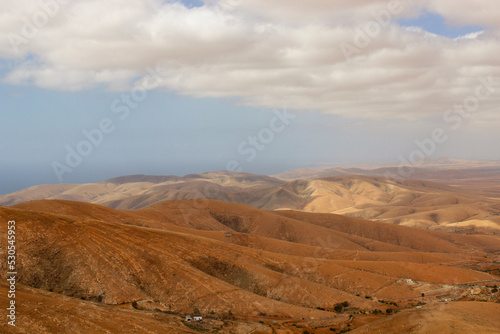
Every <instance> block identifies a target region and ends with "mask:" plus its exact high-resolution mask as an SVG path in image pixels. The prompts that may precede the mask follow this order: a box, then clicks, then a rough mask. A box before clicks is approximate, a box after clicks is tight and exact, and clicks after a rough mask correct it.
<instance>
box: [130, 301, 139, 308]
mask: <svg viewBox="0 0 500 334" xmlns="http://www.w3.org/2000/svg"><path fill="white" fill-rule="evenodd" d="M132 307H133V308H135V309H136V310H138V309H139V306H138V305H137V302H136V301H135V300H134V301H133V302H132Z"/></svg>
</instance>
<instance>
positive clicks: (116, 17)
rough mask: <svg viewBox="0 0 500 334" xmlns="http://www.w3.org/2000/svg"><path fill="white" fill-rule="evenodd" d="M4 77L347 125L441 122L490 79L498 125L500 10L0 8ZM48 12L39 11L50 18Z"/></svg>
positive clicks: (487, 106)
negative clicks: (423, 23) (220, 100)
mask: <svg viewBox="0 0 500 334" xmlns="http://www.w3.org/2000/svg"><path fill="white" fill-rule="evenodd" d="M0 4H1V10H0V32H1V36H2V37H1V38H0V57H1V58H2V59H3V63H4V67H5V66H6V67H7V70H6V71H4V72H5V74H4V75H3V77H2V79H1V80H2V81H3V82H4V83H6V84H12V85H35V86H38V87H42V88H46V89H54V90H69V91H77V90H84V89H90V88H94V87H96V86H99V87H104V88H106V89H110V90H114V91H126V90H129V89H131V88H132V87H134V86H137V85H139V84H140V83H141V80H142V79H143V78H144V77H145V76H147V75H148V70H151V69H154V70H155V71H157V72H159V73H160V74H161V84H160V87H159V88H156V89H165V90H169V91H174V92H176V93H178V94H182V95H187V96H192V97H237V98H239V101H240V103H242V104H246V105H251V106H256V107H266V108H282V107H285V106H286V107H287V108H289V109H297V110H314V111H319V112H324V113H330V114H336V115H340V116H343V117H360V118H394V117H398V118H407V119H421V118H425V117H427V116H430V115H435V114H442V113H443V112H444V111H445V110H446V109H448V108H450V107H451V106H453V105H454V104H457V103H462V101H463V100H464V98H466V97H467V96H469V95H471V94H473V93H474V90H475V88H476V87H477V85H478V84H480V78H490V80H491V81H493V84H494V85H496V87H497V89H496V92H497V94H496V95H493V96H491V97H490V98H488V99H486V100H485V101H482V103H481V115H482V116H481V117H482V119H488V120H490V119H491V120H496V121H497V122H498V117H496V116H495V115H496V114H498V111H499V109H498V105H499V104H498V103H499V102H500V99H499V97H498V96H500V94H498V92H500V81H499V78H500V58H499V57H498V55H499V54H500V43H499V42H500V33H499V32H500V20H498V17H500V7H498V6H496V2H495V1H494V0H478V1H474V2H471V1H467V0H456V1H451V0H424V1H416V0H415V1H382V0H370V1H365V0H352V1H341V0H337V1H332V0H311V1H303V0H273V1H264V0H218V1H216V0H206V1H205V4H204V6H201V7H195V8H188V7H186V6H184V5H183V4H182V3H178V2H165V1H155V0H120V1H118V0H109V1H98V0H85V1H83V0H77V1H66V0H65V1H63V0H46V1H41V2H39V1H35V0H20V1H7V0H1V1H0ZM425 11H427V12H432V13H436V14H439V15H442V16H443V17H444V18H445V20H446V22H447V23H448V24H450V25H457V26H463V25H478V26H482V27H484V30H482V31H480V32H479V31H478V32H475V33H471V34H468V35H466V36H462V37H460V38H455V39H450V38H447V37H444V36H439V35H435V34H431V33H428V32H426V31H424V30H423V29H421V28H419V27H402V26H400V25H398V23H397V20H398V19H400V18H409V17H418V15H419V14H421V13H423V12H425ZM44 13H45V14H44Z"/></svg>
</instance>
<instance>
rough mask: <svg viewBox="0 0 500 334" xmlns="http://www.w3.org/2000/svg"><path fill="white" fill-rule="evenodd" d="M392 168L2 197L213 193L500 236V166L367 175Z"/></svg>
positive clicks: (130, 181) (1, 201) (218, 176)
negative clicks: (410, 176)
mask: <svg viewBox="0 0 500 334" xmlns="http://www.w3.org/2000/svg"><path fill="white" fill-rule="evenodd" d="M387 170H388V169H384V170H362V169H350V170H344V171H343V170H339V169H334V170H326V171H323V172H322V173H321V174H318V175H315V176H314V177H317V178H310V179H297V180H292V181H285V180H282V179H278V178H276V177H270V176H262V175H254V174H248V173H231V172H210V173H205V174H193V175H187V176H184V177H178V176H146V175H133V176H123V177H119V178H114V179H110V180H107V181H103V182H98V183H90V184H75V185H69V184H61V185H44V186H35V187H31V188H28V189H24V190H21V191H18V192H15V193H12V194H8V195H4V196H0V205H14V204H19V203H23V202H27V201H30V200H39V199H65V200H73V201H81V202H89V203H95V204H101V205H105V206H108V207H110V208H115V209H122V210H135V209H141V208H144V207H147V206H150V205H152V204H154V203H158V202H161V201H165V200H189V199H200V200H202V199H206V198H208V199H216V200H220V201H225V202H232V203H240V204H245V205H249V206H253V207H255V208H259V209H265V210H300V211H306V212H319V213H337V214H342V215H346V216H350V217H358V218H364V219H371V220H376V221H380V222H387V223H392V224H398V225H405V226H413V227H420V228H427V229H441V230H446V231H455V232H461V233H477V232H481V233H500V182H496V181H495V180H496V178H497V172H496V170H491V169H488V170H486V169H472V170H470V169H465V170H462V169H459V170H430V169H419V170H418V171H417V172H416V174H417V175H418V176H420V177H422V179H430V180H435V179H437V180H439V181H443V182H444V183H446V181H448V183H455V184H454V185H445V184H442V183H436V182H434V181H422V180H400V179H390V178H385V177H382V176H373V175H361V174H362V173H364V174H375V175H378V174H382V173H383V172H386V171H387ZM390 171H393V170H390ZM307 172H310V171H307ZM346 173H357V175H347V174H346ZM333 174H342V175H337V176H331V175H333ZM473 185H475V189H473ZM497 192H498V194H499V196H498V197H497V196H496V194H497Z"/></svg>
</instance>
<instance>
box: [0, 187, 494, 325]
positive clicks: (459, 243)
mask: <svg viewBox="0 0 500 334" xmlns="http://www.w3.org/2000/svg"><path fill="white" fill-rule="evenodd" d="M352 186H354V185H351V187H352ZM0 217H1V218H0V221H1V223H2V226H3V225H5V224H6V221H7V220H10V219H13V218H14V219H15V220H16V222H17V228H18V236H19V237H18V249H19V253H18V255H19V261H20V262H19V264H18V272H19V276H18V279H19V280H18V283H19V289H20V295H19V296H20V297H19V300H22V306H21V307H20V309H19V312H20V314H21V315H20V317H19V322H18V324H19V326H18V327H17V328H16V330H15V331H12V332H14V333H34V332H36V333H55V332H58V333H82V332H96V333H98V332H106V331H110V332H119V331H121V332H124V333H133V332H141V333H142V332H150V333H159V332H168V333H191V332H199V331H206V332H213V333H216V332H218V333H239V332H241V333H249V332H253V333H304V332H309V333H340V332H341V331H344V332H345V331H348V330H353V329H356V328H359V329H358V330H365V329H363V328H365V327H363V326H382V327H374V328H375V329H374V330H381V329H378V328H385V327H384V326H389V325H385V323H384V322H381V321H386V320H387V321H396V323H398V324H399V325H395V324H393V323H391V325H390V327H387V328H398V327H397V326H400V325H401V324H402V323H403V322H404V321H408V317H411V316H412V315H413V314H420V313H422V312H424V313H423V314H427V316H426V317H427V318H425V317H424V318H422V319H433V320H432V322H434V323H436V324H439V323H440V321H445V320H446V321H448V318H443V319H444V320H440V318H439V317H440V316H441V315H440V314H442V313H443V312H442V311H441V309H440V308H439V307H437V306H436V305H446V307H448V308H450V310H452V311H453V312H455V313H453V312H452V311H450V312H451V313H452V315H453V314H456V317H455V315H453V317H454V318H453V317H452V318H453V321H458V322H459V323H460V321H466V322H467V326H471V327H470V328H474V329H477V331H476V332H478V333H481V330H483V332H486V331H487V330H491V328H493V327H492V326H495V325H496V323H495V321H496V320H495V319H493V318H491V319H489V318H488V319H489V320H487V321H477V319H475V318H474V317H472V316H468V317H461V314H465V313H467V312H466V310H467V307H465V308H464V307H462V306H460V305H469V303H470V305H472V306H471V307H475V306H474V305H476V304H475V303H479V302H480V301H482V304H483V305H485V307H486V308H487V309H488V310H490V309H491V314H494V313H495V312H496V310H497V309H496V307H497V306H496V305H498V304H497V302H498V301H499V293H498V290H496V291H495V287H494V286H495V285H500V279H499V277H498V276H497V275H496V273H498V269H499V264H498V260H499V258H498V254H499V253H500V242H499V241H500V240H499V238H500V237H498V236H491V235H460V234H453V233H446V232H442V231H431V230H420V229H415V228H411V227H405V226H398V225H391V224H386V223H380V222H373V221H367V220H362V219H356V218H350V217H346V216H339V215H334V214H314V213H307V212H297V211H277V212H270V211H262V210H259V209H255V208H252V207H248V206H244V205H240V204H234V203H227V202H220V201H213V200H188V201H166V202H159V203H156V204H154V205H152V206H149V207H147V208H144V209H141V210H135V211H120V210H115V209H111V208H108V207H104V206H98V205H95V204H88V203H81V202H72V201H63V200H42V201H33V202H28V203H23V204H19V205H15V206H13V207H3V208H0ZM1 238H2V239H1V244H2V245H3V244H5V234H3V235H2V237H1ZM3 249H4V248H2V251H3ZM4 265H5V264H4V263H2V268H1V270H2V273H5V272H6V270H5V268H4V267H3V266H4ZM2 279H4V277H2ZM5 288H6V287H5V286H3V287H2V289H5ZM1 298H4V299H5V293H3V294H2V297H1ZM474 301H475V302H474ZM446 303H447V304H446ZM419 305H424V307H423V308H422V309H416V307H417V306H419ZM433 305H434V306H433ZM455 305H458V306H455ZM64 310H69V311H64ZM1 312H3V313H4V312H5V311H4V310H3V309H2V311H1ZM194 312H200V313H202V314H203V315H204V317H205V320H204V321H203V322H202V323H196V324H191V323H186V322H183V321H182V320H183V316H184V315H185V314H186V313H194ZM415 312H417V313H415ZM439 312H441V313H439ZM447 312H448V311H447ZM460 312H462V313H460ZM488 312H489V311H488ZM3 313H2V314H0V315H1V316H2V317H3V316H4V314H3ZM445 313H446V312H445ZM90 314H93V318H90V317H89V315H90ZM443 314H444V313H443ZM485 314H487V315H488V314H490V313H485ZM452 318H450V319H452ZM109 319H113V320H112V321H110V320H109ZM378 319H380V320H379V321H376V320H378ZM390 319H395V320H390ZM414 319H417V320H414V322H415V324H416V325H415V326H417V325H418V324H420V323H421V322H419V320H418V319H420V318H419V317H416V318H414ZM374 321H375V322H374ZM380 324H381V325H380ZM436 326H438V325H436ZM439 326H441V325H439ZM464 326H465V325H464ZM366 328H370V327H366ZM429 328H434V327H429ZM436 328H444V327H436ZM464 328H465V327H464ZM467 328H469V327H467ZM9 330H10V329H9ZM443 330H444V331H443V333H447V332H446V330H447V329H446V328H444V329H443ZM383 332H387V333H391V331H384V330H383ZM393 332H394V333H401V332H402V331H393ZM490 333H492V332H491V331H490Z"/></svg>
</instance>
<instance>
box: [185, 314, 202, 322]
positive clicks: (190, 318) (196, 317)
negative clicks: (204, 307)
mask: <svg viewBox="0 0 500 334" xmlns="http://www.w3.org/2000/svg"><path fill="white" fill-rule="evenodd" d="M201 320H203V317H202V316H201V315H199V314H195V315H193V316H191V314H187V315H186V321H201Z"/></svg>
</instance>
